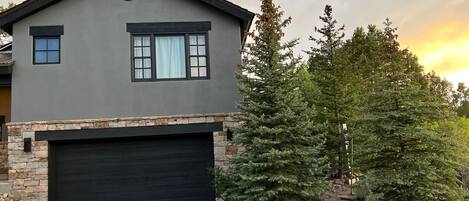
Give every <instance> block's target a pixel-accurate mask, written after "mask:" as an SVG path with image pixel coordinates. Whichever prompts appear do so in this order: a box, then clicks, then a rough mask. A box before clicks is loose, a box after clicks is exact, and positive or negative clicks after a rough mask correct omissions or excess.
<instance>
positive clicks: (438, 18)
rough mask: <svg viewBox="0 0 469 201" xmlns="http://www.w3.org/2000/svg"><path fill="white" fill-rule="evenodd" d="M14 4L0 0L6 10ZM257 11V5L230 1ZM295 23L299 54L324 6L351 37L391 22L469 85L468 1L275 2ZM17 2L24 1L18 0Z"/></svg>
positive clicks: (426, 57) (405, 41) (444, 72)
mask: <svg viewBox="0 0 469 201" xmlns="http://www.w3.org/2000/svg"><path fill="white" fill-rule="evenodd" d="M10 1H13V0H0V3H1V4H3V5H5V4H6V3H7V2H10ZM231 1H232V2H234V3H236V4H238V5H240V6H242V7H245V8H247V9H249V10H251V11H253V12H258V11H259V2H260V1H258V0H231ZM274 1H275V2H276V3H277V4H278V5H280V6H281V7H282V9H283V10H284V11H285V15H286V16H291V17H292V18H293V22H292V24H291V25H290V26H289V27H288V28H287V29H286V30H285V32H286V38H287V39H293V38H300V40H301V44H300V45H299V46H298V48H297V53H298V54H302V50H307V49H308V48H309V47H310V46H311V45H312V43H311V42H310V41H308V36H309V35H311V34H313V33H312V32H313V30H314V29H313V27H314V26H320V25H321V24H320V21H319V19H318V16H319V15H321V14H322V13H323V9H324V6H325V5H326V4H330V5H332V6H333V9H334V15H335V17H336V19H337V20H338V21H339V23H340V24H344V25H345V26H346V29H347V32H346V34H347V36H346V37H349V36H350V34H351V33H352V32H353V29H355V28H356V27H358V26H367V25H368V24H376V25H379V26H381V24H382V22H383V21H384V19H386V17H389V18H390V19H391V20H392V21H393V22H394V25H395V26H396V27H398V28H399V32H398V33H399V35H400V38H399V41H400V43H401V46H402V47H404V48H409V49H410V50H411V51H412V52H414V53H415V54H416V55H417V56H418V57H419V59H420V63H421V64H422V65H423V66H425V69H426V70H427V71H432V70H433V71H435V72H437V74H439V75H441V76H443V77H446V78H447V79H448V80H450V81H451V82H453V83H457V82H465V83H466V84H467V85H469V12H468V11H469V0H379V1H376V0H274ZM13 2H21V1H20V0H16V1H13Z"/></svg>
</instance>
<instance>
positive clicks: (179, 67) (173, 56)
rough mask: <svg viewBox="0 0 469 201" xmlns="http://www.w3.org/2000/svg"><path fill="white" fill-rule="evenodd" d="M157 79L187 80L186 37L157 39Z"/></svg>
mask: <svg viewBox="0 0 469 201" xmlns="http://www.w3.org/2000/svg"><path fill="white" fill-rule="evenodd" d="M155 40H156V43H155V44H156V45H155V48H156V77H157V78H158V79H168V78H185V77H186V54H185V45H184V36H157V37H156V39H155Z"/></svg>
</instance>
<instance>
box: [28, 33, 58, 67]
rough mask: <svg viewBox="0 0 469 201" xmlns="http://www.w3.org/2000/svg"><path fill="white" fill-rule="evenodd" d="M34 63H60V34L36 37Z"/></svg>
mask: <svg viewBox="0 0 469 201" xmlns="http://www.w3.org/2000/svg"><path fill="white" fill-rule="evenodd" d="M33 49H34V50H33V63H34V64H59V63H60V36H50V37H34V48H33Z"/></svg>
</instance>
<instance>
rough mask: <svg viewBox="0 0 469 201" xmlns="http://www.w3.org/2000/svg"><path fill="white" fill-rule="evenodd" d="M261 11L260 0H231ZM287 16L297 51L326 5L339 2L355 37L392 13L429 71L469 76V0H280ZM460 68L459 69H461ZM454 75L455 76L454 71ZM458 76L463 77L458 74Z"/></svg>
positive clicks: (405, 42) (338, 11)
mask: <svg viewBox="0 0 469 201" xmlns="http://www.w3.org/2000/svg"><path fill="white" fill-rule="evenodd" d="M231 1H233V2H234V3H237V4H239V5H241V6H243V7H246V8H248V9H250V10H252V11H254V12H258V10H259V4H260V1H258V0H231ZM275 2H276V3H277V4H278V5H280V6H281V7H282V9H283V10H284V11H285V15H286V16H291V17H292V18H293V22H292V24H291V25H290V26H289V27H288V28H287V29H286V30H285V32H286V38H287V39H292V38H300V39H301V40H300V42H301V43H300V45H299V46H298V47H297V49H296V52H297V53H298V54H300V53H301V52H302V50H307V49H309V47H310V46H311V45H312V43H311V42H310V41H308V36H309V35H312V34H313V32H312V31H313V27H314V26H321V22H320V21H319V19H318V16H320V15H322V13H323V9H324V6H325V5H326V4H330V5H332V6H333V9H334V15H335V18H336V19H337V20H338V22H339V24H345V25H346V29H347V31H346V34H347V36H348V37H349V36H350V35H351V34H352V32H353V29H355V28H356V27H359V26H361V27H366V26H367V25H368V24H376V25H378V26H381V25H382V22H383V21H384V19H386V18H387V17H389V18H391V20H392V21H393V22H394V25H395V26H396V27H398V28H399V30H398V33H399V35H400V39H399V40H400V43H401V45H402V47H404V48H406V47H408V48H409V49H410V50H411V51H413V52H414V53H415V54H416V55H417V56H418V57H419V58H420V63H421V64H422V65H424V66H425V67H426V71H432V70H434V71H436V72H437V73H438V74H439V75H442V76H447V75H448V76H447V77H448V79H450V81H452V82H453V83H456V82H458V81H461V79H459V78H461V77H462V76H454V75H455V74H458V73H459V74H463V75H465V76H466V78H467V77H469V70H466V69H469V38H466V37H469V35H467V33H469V27H468V28H466V27H467V23H468V21H469V20H468V19H469V12H467V11H468V10H469V1H468V0H444V1H442V0H425V1H424V2H423V1H417V0H379V1H375V0H353V1H349V0H275ZM459 74H458V75H459ZM449 75H451V76H449ZM457 78H458V79H457Z"/></svg>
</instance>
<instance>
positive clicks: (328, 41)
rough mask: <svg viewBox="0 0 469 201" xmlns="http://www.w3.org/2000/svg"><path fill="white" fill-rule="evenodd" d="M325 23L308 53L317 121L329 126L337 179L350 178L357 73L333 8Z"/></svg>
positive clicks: (328, 147)
mask: <svg viewBox="0 0 469 201" xmlns="http://www.w3.org/2000/svg"><path fill="white" fill-rule="evenodd" d="M319 18H320V19H321V21H322V22H323V23H324V26H323V27H321V28H317V27H316V28H315V31H316V32H317V33H318V34H319V35H320V36H319V37H318V38H315V37H313V36H311V37H310V39H311V40H312V41H313V42H315V43H316V46H314V47H312V48H311V50H310V51H309V52H308V53H309V55H310V58H309V60H308V68H309V72H310V74H311V77H312V81H313V83H314V85H315V86H317V88H318V89H319V93H318V94H317V96H316V98H315V99H314V100H313V101H314V103H315V106H316V110H317V111H318V116H317V117H318V118H317V121H318V122H321V123H324V124H326V127H327V128H326V131H325V132H326V133H327V142H326V150H327V151H326V153H325V154H326V155H327V157H328V158H329V161H328V162H329V164H330V165H331V169H330V170H329V171H330V173H331V174H332V176H333V177H338V178H345V177H350V176H351V175H350V170H349V166H350V162H349V153H348V145H349V142H350V136H349V135H348V133H349V131H350V129H351V125H353V116H354V113H355V112H354V111H355V109H356V105H357V100H358V99H357V97H358V91H357V87H358V85H357V77H356V76H355V75H356V72H354V70H353V68H351V66H350V65H349V59H350V58H347V57H346V55H347V54H346V53H347V52H346V51H345V49H344V48H342V46H343V38H344V33H343V31H344V26H341V27H337V21H336V20H335V19H334V18H333V16H332V7H331V6H330V5H327V6H326V7H325V10H324V15H323V16H321V17H319Z"/></svg>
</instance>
